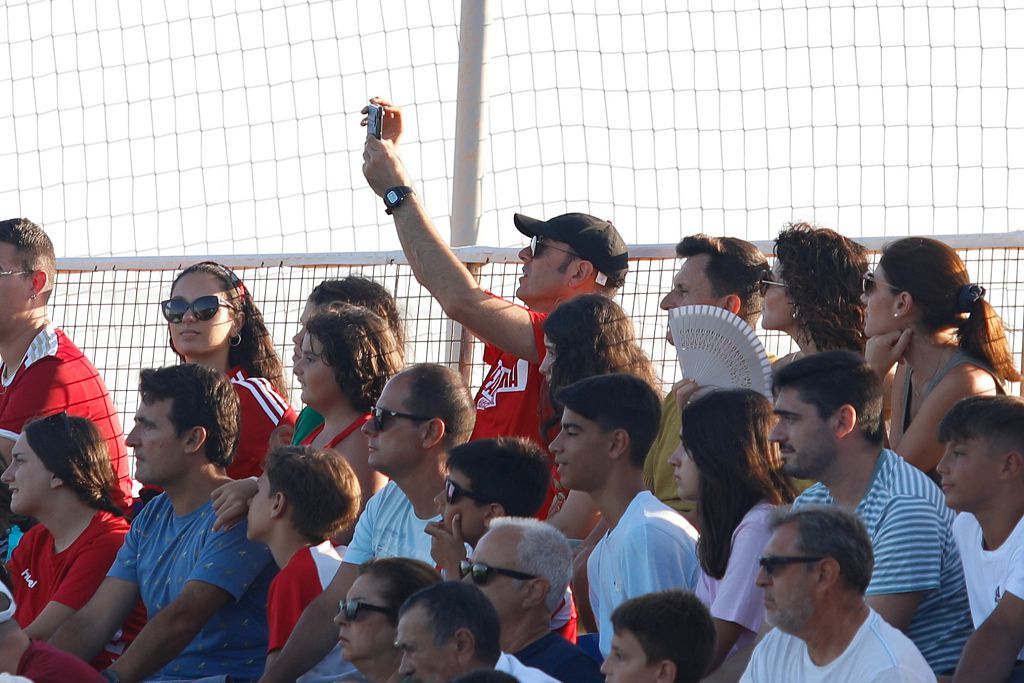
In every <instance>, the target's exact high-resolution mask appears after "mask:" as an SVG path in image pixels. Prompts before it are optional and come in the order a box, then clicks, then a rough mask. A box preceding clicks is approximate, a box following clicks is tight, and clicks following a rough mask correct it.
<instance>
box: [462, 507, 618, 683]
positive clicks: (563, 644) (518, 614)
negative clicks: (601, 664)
mask: <svg viewBox="0 0 1024 683" xmlns="http://www.w3.org/2000/svg"><path fill="white" fill-rule="evenodd" d="M462 570H463V571H462V573H463V576H464V578H463V580H464V581H472V582H473V583H475V584H476V585H477V586H479V587H480V590H482V591H483V593H484V595H486V596H487V598H488V599H489V600H490V601H491V604H492V605H494V608H495V609H496V610H497V611H498V618H499V619H500V620H501V649H502V651H503V652H508V653H511V654H512V656H514V657H515V658H516V659H518V660H519V661H520V662H522V663H523V664H525V665H527V666H532V667H534V668H536V669H540V670H541V671H543V672H544V673H546V674H548V675H549V676H553V677H554V678H556V679H558V680H559V681H563V682H564V683H599V682H600V681H603V680H604V678H603V676H601V672H600V670H599V668H598V665H597V662H595V661H594V660H593V659H591V658H590V657H589V656H588V655H587V654H585V653H584V652H583V650H581V649H580V648H578V647H576V646H575V645H573V644H572V643H570V642H568V641H567V640H566V639H565V638H563V637H561V636H560V635H558V634H557V633H555V632H553V631H552V630H551V613H552V612H553V611H554V610H555V609H557V608H558V606H559V604H561V602H562V600H563V596H564V595H565V589H566V588H567V587H568V585H569V578H570V576H571V575H572V552H571V551H570V550H569V542H568V541H567V540H566V539H565V536H564V535H563V534H562V532H560V531H559V530H558V529H555V528H554V527H552V526H551V525H550V524H545V523H544V522H540V521H537V520H535V519H529V518H523V517H503V518H501V519H495V520H493V521H492V522H491V525H490V529H489V530H488V531H487V533H486V534H484V536H483V538H481V539H480V541H479V543H477V545H476V548H474V549H473V558H472V560H463V563H462Z"/></svg>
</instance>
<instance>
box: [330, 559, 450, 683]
mask: <svg viewBox="0 0 1024 683" xmlns="http://www.w3.org/2000/svg"><path fill="white" fill-rule="evenodd" d="M440 582H441V576H440V574H438V573H437V572H436V571H434V570H433V569H432V568H431V567H430V565H428V564H426V563H424V562H420V561H419V560H412V559H408V558H404V557H389V558H386V559H381V560H373V561H372V562H367V563H366V564H364V565H362V566H360V567H359V576H358V577H357V578H356V580H355V581H354V582H353V583H352V587H351V588H349V589H348V595H346V596H345V601H344V602H342V603H341V605H339V608H340V609H339V611H338V616H337V617H335V619H334V623H335V624H337V625H338V641H339V642H340V643H341V654H342V656H343V657H344V658H345V660H346V661H348V662H349V663H351V664H352V665H354V666H355V667H356V668H357V669H358V670H359V672H360V673H361V674H362V675H363V676H364V677H365V679H364V680H367V681H370V683H398V681H400V680H402V676H401V674H399V673H398V667H399V665H400V664H401V663H402V651H401V650H399V649H398V648H397V647H395V635H396V632H397V628H398V609H399V608H400V607H401V606H402V603H404V602H405V601H406V600H407V599H408V598H409V596H410V595H412V594H413V593H415V592H417V591H419V590H421V589H423V588H427V587H428V586H433V585H434V584H435V583H440ZM341 680H353V679H346V678H343V679H341Z"/></svg>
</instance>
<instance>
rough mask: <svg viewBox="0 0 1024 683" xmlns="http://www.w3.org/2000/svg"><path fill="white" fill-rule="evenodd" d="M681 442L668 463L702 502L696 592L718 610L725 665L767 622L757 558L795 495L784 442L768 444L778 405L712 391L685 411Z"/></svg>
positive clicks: (716, 662) (737, 392) (689, 494)
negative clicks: (777, 512) (771, 525)
mask: <svg viewBox="0 0 1024 683" xmlns="http://www.w3.org/2000/svg"><path fill="white" fill-rule="evenodd" d="M682 417H683V428H682V434H681V439H680V441H681V443H680V445H679V448H677V449H676V452H675V453H673V454H672V458H671V459H670V460H669V464H671V465H672V466H673V467H674V468H675V477H676V484H677V486H678V487H679V496H680V498H683V499H684V500H693V501H696V503H697V511H696V519H695V526H696V527H697V529H698V530H699V531H700V539H699V540H698V541H697V558H698V560H699V561H700V566H701V578H700V581H699V583H698V584H697V590H696V594H697V597H698V598H700V599H701V601H702V602H704V603H705V604H706V605H707V606H708V608H709V609H710V610H711V616H712V620H713V622H714V624H715V633H716V634H717V638H716V640H715V651H714V656H713V657H712V662H711V668H710V669H709V671H713V670H715V669H716V668H718V667H719V666H720V665H721V664H722V662H723V661H725V659H726V658H727V657H728V656H729V655H731V654H732V653H733V652H735V651H736V650H738V649H740V648H742V647H744V646H745V645H747V644H749V643H751V642H753V640H754V637H755V636H756V634H757V632H758V629H760V627H761V622H762V621H763V620H764V605H763V601H762V598H763V596H762V590H761V589H760V588H758V587H757V586H756V585H755V582H754V579H755V578H756V577H757V573H758V557H759V556H760V555H761V551H762V550H763V549H764V546H765V544H766V543H767V542H768V538H769V537H770V536H771V532H770V531H769V529H768V517H769V516H770V514H771V512H772V510H773V509H774V507H775V506H777V505H786V504H788V503H791V502H793V498H794V495H795V492H794V490H793V487H792V486H791V485H790V483H789V481H788V480H787V478H786V477H785V476H784V475H783V474H782V472H781V468H782V459H781V457H780V456H779V451H778V447H777V446H776V445H775V444H773V443H771V442H769V441H768V434H769V433H770V432H771V429H772V426H773V425H774V423H775V417H774V415H773V413H772V404H771V402H770V401H769V400H768V399H766V398H765V397H764V396H762V395H761V394H759V393H757V392H755V391H751V390H749V389H723V390H718V391H712V392H710V393H708V394H706V395H705V396H702V397H701V398H698V399H696V400H694V401H692V402H690V403H689V404H688V405H687V407H686V408H685V409H684V410H683V413H682Z"/></svg>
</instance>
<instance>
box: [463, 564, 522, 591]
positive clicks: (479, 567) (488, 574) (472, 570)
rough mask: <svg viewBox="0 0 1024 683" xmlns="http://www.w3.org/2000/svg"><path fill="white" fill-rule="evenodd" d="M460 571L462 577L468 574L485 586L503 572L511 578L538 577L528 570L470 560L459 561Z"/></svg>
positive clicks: (475, 581)
mask: <svg viewBox="0 0 1024 683" xmlns="http://www.w3.org/2000/svg"><path fill="white" fill-rule="evenodd" d="M459 573H460V574H461V576H462V578H466V577H467V576H468V577H470V578H471V579H472V580H473V583H475V584H476V585H478V586H484V585H486V584H488V583H489V582H490V580H491V579H492V578H494V577H495V576H497V575H498V574H501V575H502V576H507V577H509V578H511V579H519V580H520V581H529V580H530V579H536V578H537V577H536V576H534V575H533V574H527V573H526V572H517V571H516V570H514V569H502V568H501V567H492V566H491V565H489V564H484V563H483V562H470V561H469V560H462V561H461V562H459Z"/></svg>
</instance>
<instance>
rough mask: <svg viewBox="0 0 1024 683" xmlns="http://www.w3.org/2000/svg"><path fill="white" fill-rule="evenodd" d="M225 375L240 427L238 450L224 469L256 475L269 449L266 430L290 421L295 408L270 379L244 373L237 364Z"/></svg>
mask: <svg viewBox="0 0 1024 683" xmlns="http://www.w3.org/2000/svg"><path fill="white" fill-rule="evenodd" d="M228 377H229V378H230V379H231V385H232V386H233V387H234V388H235V393H236V394H238V404H239V406H238V407H239V415H240V416H241V425H240V426H241V431H240V433H239V435H238V450H237V451H236V452H235V458H234V460H232V461H231V464H230V465H228V469H227V473H228V476H229V477H231V478H232V479H244V478H246V477H258V476H260V475H261V474H263V461H264V460H265V459H266V457H267V451H269V450H270V434H271V433H272V432H273V431H274V430H275V429H277V427H278V425H281V424H290V425H294V424H295V419H296V415H295V411H294V410H292V407H291V406H290V405H289V404H288V400H287V399H286V398H285V397H284V396H281V394H279V393H277V390H275V389H274V387H273V385H272V384H271V383H270V380H268V379H265V378H263V377H248V376H247V375H246V374H245V371H244V370H243V369H242V368H241V367H234V368H232V369H231V370H229V371H228Z"/></svg>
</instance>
